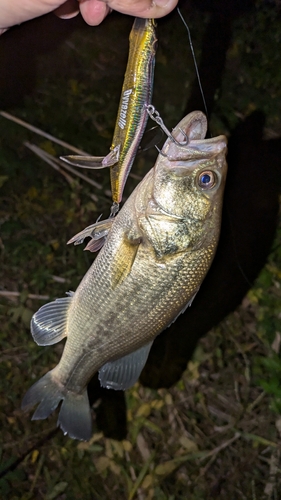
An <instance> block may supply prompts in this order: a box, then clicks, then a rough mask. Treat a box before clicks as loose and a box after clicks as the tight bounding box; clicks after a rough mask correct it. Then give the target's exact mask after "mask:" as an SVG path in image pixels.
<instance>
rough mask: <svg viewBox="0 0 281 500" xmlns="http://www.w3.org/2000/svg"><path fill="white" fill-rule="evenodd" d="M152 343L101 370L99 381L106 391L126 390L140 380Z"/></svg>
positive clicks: (104, 366) (111, 362)
mask: <svg viewBox="0 0 281 500" xmlns="http://www.w3.org/2000/svg"><path fill="white" fill-rule="evenodd" d="M152 344H153V341H152V342H149V344H146V345H145V346H143V347H141V348H140V349H138V350H137V351H134V352H132V353H130V354H127V356H124V357H123V358H119V359H117V360H115V361H109V362H108V363H106V364H105V365H103V366H102V367H101V369H100V370H99V381H100V384H101V386H102V387H106V389H115V390H116V391H118V390H123V391H124V390H125V389H129V387H132V386H133V385H134V384H135V383H136V382H137V380H138V378H139V376H140V374H141V372H142V370H143V367H144V365H145V363H146V361H147V358H148V354H149V351H150V349H151V346H152Z"/></svg>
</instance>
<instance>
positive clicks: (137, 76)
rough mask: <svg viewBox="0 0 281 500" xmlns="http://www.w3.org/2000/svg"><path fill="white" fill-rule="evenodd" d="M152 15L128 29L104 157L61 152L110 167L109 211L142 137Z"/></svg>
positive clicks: (153, 41) (151, 62)
mask: <svg viewBox="0 0 281 500" xmlns="http://www.w3.org/2000/svg"><path fill="white" fill-rule="evenodd" d="M155 27H156V23H155V21H154V19H142V18H138V17H137V18H136V19H135V21H134V24H133V27H132V30H131V33H130V38H129V39H130V48H129V56H128V63H127V68H126V72H125V76H124V82H123V87H122V92H121V98H120V103H119V108H118V114H117V120H116V124H115V130H114V134H113V139H112V145H111V148H110V153H109V154H108V155H107V156H105V157H100V156H98V157H96V156H76V155H69V156H62V157H61V159H62V160H64V161H66V162H67V163H70V164H71V165H74V166H76V167H82V168H106V167H110V181H111V191H112V200H113V209H112V213H113V215H115V213H116V212H117V211H118V206H119V204H120V202H121V201H122V195H123V191H124V187H125V184H126V180H127V178H128V175H129V172H130V170H131V168H132V165H133V162H134V159H135V156H136V154H137V152H138V148H139V145H140V142H141V139H142V137H143V133H144V130H145V127H146V124H147V120H148V113H147V111H146V109H147V106H149V105H150V103H151V98H152V89H153V78H154V66H155V54H156V49H157V37H156V31H155Z"/></svg>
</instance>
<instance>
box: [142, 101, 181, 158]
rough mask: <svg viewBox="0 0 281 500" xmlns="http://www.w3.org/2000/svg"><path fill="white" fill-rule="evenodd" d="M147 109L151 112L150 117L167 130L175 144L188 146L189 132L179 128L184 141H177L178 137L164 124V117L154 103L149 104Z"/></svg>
mask: <svg viewBox="0 0 281 500" xmlns="http://www.w3.org/2000/svg"><path fill="white" fill-rule="evenodd" d="M146 111H147V113H148V114H149V116H150V118H151V119H152V120H154V121H155V122H156V123H157V125H159V127H161V128H162V130H163V131H164V132H165V134H166V135H167V137H169V139H171V140H172V141H173V142H174V143H175V144H177V146H187V144H188V142H189V139H188V136H187V134H186V133H185V132H184V131H183V130H182V129H181V128H180V129H179V131H180V132H181V134H182V135H183V136H184V141H183V142H180V141H177V139H175V138H174V137H173V135H172V134H171V132H170V131H169V129H168V128H167V127H166V125H165V124H164V122H163V120H162V118H161V116H160V113H159V112H158V111H157V110H156V109H155V107H154V106H152V104H149V105H147V106H146ZM157 149H158V148H157Z"/></svg>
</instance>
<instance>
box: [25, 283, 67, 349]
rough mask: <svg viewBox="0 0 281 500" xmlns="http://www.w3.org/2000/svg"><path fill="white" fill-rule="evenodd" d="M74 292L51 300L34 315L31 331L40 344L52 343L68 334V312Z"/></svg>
mask: <svg viewBox="0 0 281 500" xmlns="http://www.w3.org/2000/svg"><path fill="white" fill-rule="evenodd" d="M72 296H73V292H71V295H70V296H68V297H63V298H61V299H56V300H54V301H53V302H49V303H48V304H45V305H44V306H42V307H40V309H39V310H38V311H37V312H36V313H35V314H34V315H33V316H32V319H31V333H32V336H33V338H34V340H35V342H36V343H37V344H38V345H52V344H56V343H57V342H59V341H60V340H62V339H63V338H64V337H66V335H67V328H66V324H67V312H68V308H69V306H70V303H71V300H72Z"/></svg>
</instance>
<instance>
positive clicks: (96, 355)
mask: <svg viewBox="0 0 281 500" xmlns="http://www.w3.org/2000/svg"><path fill="white" fill-rule="evenodd" d="M206 129H207V122H206V118H205V116H204V115H203V114H202V113H201V112H194V113H191V114H190V115H187V116H186V117H185V118H184V119H183V120H182V121H181V122H180V123H179V124H178V125H177V127H176V128H175V129H174V131H173V136H174V137H175V138H176V139H177V138H178V139H179V138H180V137H181V134H182V132H181V131H182V130H183V131H184V132H185V133H186V134H187V136H188V138H189V144H188V145H187V146H180V145H179V144H178V143H175V142H173V140H172V139H171V138H169V139H167V141H166V143H165V145H164V147H163V149H162V154H159V156H158V158H157V161H156V164H155V166H154V168H153V169H152V170H150V172H149V173H148V174H147V175H146V177H145V178H144V179H143V180H142V182H141V183H140V184H139V185H138V186H137V188H136V189H135V191H134V192H133V193H132V195H131V196H130V198H129V199H128V200H127V202H126V203H125V205H124V207H123V208H122V210H121V211H120V213H119V214H118V215H117V216H116V217H115V218H114V220H113V222H112V224H111V226H110V229H109V231H108V235H107V238H106V241H105V244H104V246H103V248H102V250H101V251H100V253H99V254H98V256H97V258H96V260H95V261H94V263H93V265H92V267H91V268H90V269H89V271H88V272H87V273H86V275H85V277H84V278H83V280H82V281H81V283H80V285H79V287H78V288H77V290H76V292H75V293H74V294H72V295H71V296H68V297H65V298H63V299H58V300H56V301H54V302H51V303H49V304H46V305H45V306H43V307H42V308H41V309H39V311H38V312H37V313H36V314H35V315H34V316H33V319H32V322H31V330H32V334H33V337H34V339H35V341H36V342H37V343H38V344H39V345H49V344H53V343H55V342H58V341H59V340H61V339H62V338H64V337H65V336H67V340H66V344H65V348H64V351H63V355H62V357H61V360H60V362H59V364H58V365H57V366H56V367H55V368H54V369H53V370H51V371H50V372H48V373H47V374H46V375H45V376H44V377H43V378H42V379H40V380H39V381H38V382H37V383H36V384H35V385H34V386H32V387H31V388H30V389H29V391H28V392H27V394H26V395H25V397H24V400H23V407H30V406H31V405H34V404H35V403H39V402H40V404H39V406H38V407H37V410H36V411H35V413H34V415H33V419H42V418H47V417H48V416H49V415H50V414H51V413H52V412H53V411H54V410H55V408H56V407H57V406H58V404H59V403H60V401H63V402H62V406H61V409H60V413H59V419H58V425H60V427H61V428H62V430H63V431H64V432H65V433H67V434H69V436H70V437H73V438H78V439H85V440H87V439H89V438H90V436H91V414H90V408H89V402H88V397H87V384H88V382H89V380H90V379H91V377H92V376H93V375H94V373H95V372H97V371H99V378H100V382H101V384H102V385H103V386H104V387H107V388H114V389H126V388H128V387H130V386H131V385H133V384H134V383H135V382H136V380H137V379H138V377H139V375H140V373H141V370H142V368H143V366H144V364H145V362H146V359H147V356H148V353H149V350H150V347H151V345H152V343H153V340H154V338H155V337H156V336H157V335H158V334H159V333H161V331H163V330H164V329H165V328H166V327H167V326H168V325H169V324H170V323H172V322H173V321H174V320H175V318H176V317H177V316H178V315H179V314H180V313H181V312H183V310H185V308H186V307H187V306H188V305H190V304H191V302H192V300H193V298H194V296H195V295H196V293H197V291H198V289H199V287H200V284H201V282H202V280H203V279H204V276H205V275H206V273H207V271H208V269H209V267H210V265H211V262H212V259H213V257H214V254H215V250H216V246H217V242H218V238H219V231H220V220H221V208H222V199H223V190H224V183H225V177H226V170H227V166H226V161H225V155H226V139H225V137H224V136H219V137H216V138H212V139H208V140H204V137H205V134H206Z"/></svg>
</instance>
